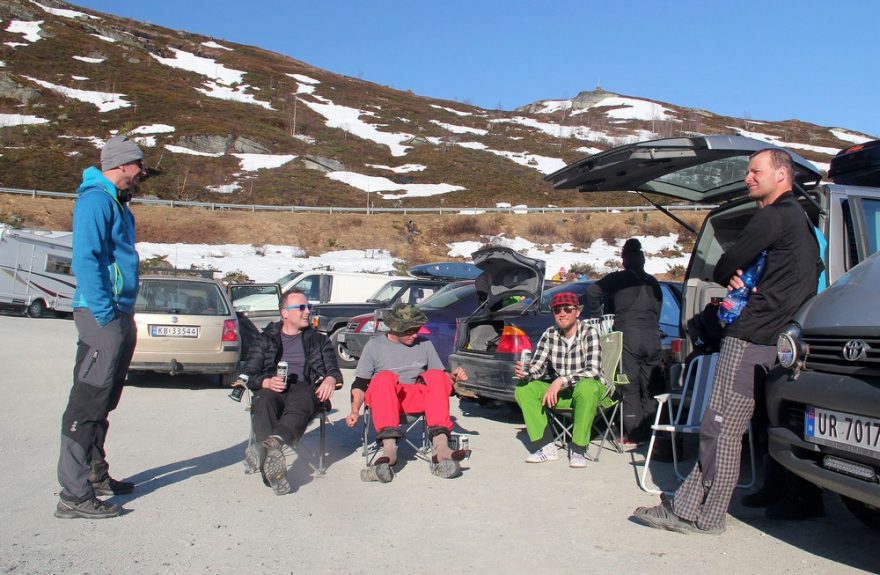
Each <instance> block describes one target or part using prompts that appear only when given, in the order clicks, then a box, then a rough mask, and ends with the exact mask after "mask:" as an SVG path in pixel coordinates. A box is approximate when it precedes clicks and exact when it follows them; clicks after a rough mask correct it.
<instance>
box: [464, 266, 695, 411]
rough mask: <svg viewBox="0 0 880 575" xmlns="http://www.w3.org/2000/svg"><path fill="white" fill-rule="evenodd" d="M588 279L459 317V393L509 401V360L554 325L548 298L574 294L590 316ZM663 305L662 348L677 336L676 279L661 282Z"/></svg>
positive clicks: (511, 381) (583, 315)
mask: <svg viewBox="0 0 880 575" xmlns="http://www.w3.org/2000/svg"><path fill="white" fill-rule="evenodd" d="M592 283H593V282H592V281H580V282H572V283H568V284H562V285H560V286H556V287H554V288H551V289H549V290H547V291H545V292H544V293H543V295H541V296H540V298H539V303H537V304H536V303H535V300H534V299H533V298H526V299H524V300H523V301H521V302H518V303H515V304H512V305H509V306H506V307H504V308H502V309H500V310H498V311H496V312H483V313H480V312H478V313H476V314H474V315H473V316H472V317H469V318H463V319H462V320H461V321H460V322H459V330H458V336H457V337H458V339H457V340H456V349H455V352H454V353H453V354H452V355H451V356H450V358H449V363H450V367H452V368H453V369H454V368H456V367H463V368H464V370H465V372H467V374H468V379H467V381H463V382H459V384H458V389H459V392H460V393H462V394H463V395H468V396H471V395H473V396H477V397H487V398H493V399H501V400H505V401H513V390H514V388H515V387H516V382H517V380H516V378H515V377H514V375H513V365H514V362H515V361H516V359H517V357H518V356H519V354H520V352H521V351H522V350H523V349H534V347H535V346H536V345H537V344H538V340H539V339H540V338H541V334H542V333H544V330H546V329H547V328H548V327H550V326H551V325H553V314H552V313H551V312H550V301H551V300H552V299H553V296H554V295H555V294H556V293H559V292H573V293H575V294H577V296H578V299H579V300H580V302H581V305H583V306H584V309H583V311H582V312H581V315H580V318H581V319H588V318H589V317H591V313H590V309H589V306H588V305H587V298H586V292H587V287H588V286H589V285H590V284H592ZM660 288H661V290H662V292H663V305H662V308H661V312H660V313H661V315H660V332H659V333H658V337H661V338H662V339H663V347H664V348H667V349H668V348H669V346H670V343H671V341H672V340H673V339H676V338H679V337H680V332H679V327H678V322H679V316H680V314H681V289H680V288H679V286H678V284H675V283H670V282H660Z"/></svg>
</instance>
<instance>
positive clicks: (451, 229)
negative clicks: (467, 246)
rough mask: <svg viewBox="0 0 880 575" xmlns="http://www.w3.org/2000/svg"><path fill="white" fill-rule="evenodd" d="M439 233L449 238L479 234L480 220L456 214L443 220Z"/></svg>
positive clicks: (469, 236)
mask: <svg viewBox="0 0 880 575" xmlns="http://www.w3.org/2000/svg"><path fill="white" fill-rule="evenodd" d="M439 232H440V234H442V235H444V236H448V237H451V238H456V239H458V238H462V237H468V238H471V237H474V236H477V235H480V221H479V220H478V219H477V218H473V217H468V216H456V217H453V218H450V219H448V220H446V221H444V222H443V224H442V225H441V226H440V229H439Z"/></svg>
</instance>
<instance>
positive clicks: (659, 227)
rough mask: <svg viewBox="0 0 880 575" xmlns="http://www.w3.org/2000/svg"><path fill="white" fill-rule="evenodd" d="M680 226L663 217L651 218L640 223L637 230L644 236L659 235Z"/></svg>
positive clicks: (672, 231)
mask: <svg viewBox="0 0 880 575" xmlns="http://www.w3.org/2000/svg"><path fill="white" fill-rule="evenodd" d="M680 227H681V226H679V225H678V224H677V223H675V222H673V221H672V220H670V219H668V218H665V217H664V218H663V219H660V218H651V219H646V220H645V221H644V222H643V223H642V224H641V226H640V228H639V231H640V232H641V234H642V235H645V236H654V237H661V236H667V235H669V234H670V233H674V231H675V230H676V229H677V228H680Z"/></svg>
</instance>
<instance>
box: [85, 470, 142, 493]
mask: <svg viewBox="0 0 880 575" xmlns="http://www.w3.org/2000/svg"><path fill="white" fill-rule="evenodd" d="M92 489H94V490H95V495H100V496H101V497H113V496H114V495H125V494H126V493H131V492H132V491H134V483H132V482H131V481H116V480H115V479H113V478H112V477H110V476H109V475H108V476H107V478H106V479H104V480H103V481H96V482H94V483H92Z"/></svg>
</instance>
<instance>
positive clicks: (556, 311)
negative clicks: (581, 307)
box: [553, 305, 577, 315]
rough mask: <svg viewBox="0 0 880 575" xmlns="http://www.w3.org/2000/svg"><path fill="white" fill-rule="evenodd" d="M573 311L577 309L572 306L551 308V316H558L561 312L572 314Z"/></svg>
mask: <svg viewBox="0 0 880 575" xmlns="http://www.w3.org/2000/svg"><path fill="white" fill-rule="evenodd" d="M575 310H577V307H576V306H573V305H558V306H556V307H554V308H553V315H559V314H561V313H562V312H565V313H573V312H574V311H575Z"/></svg>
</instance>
